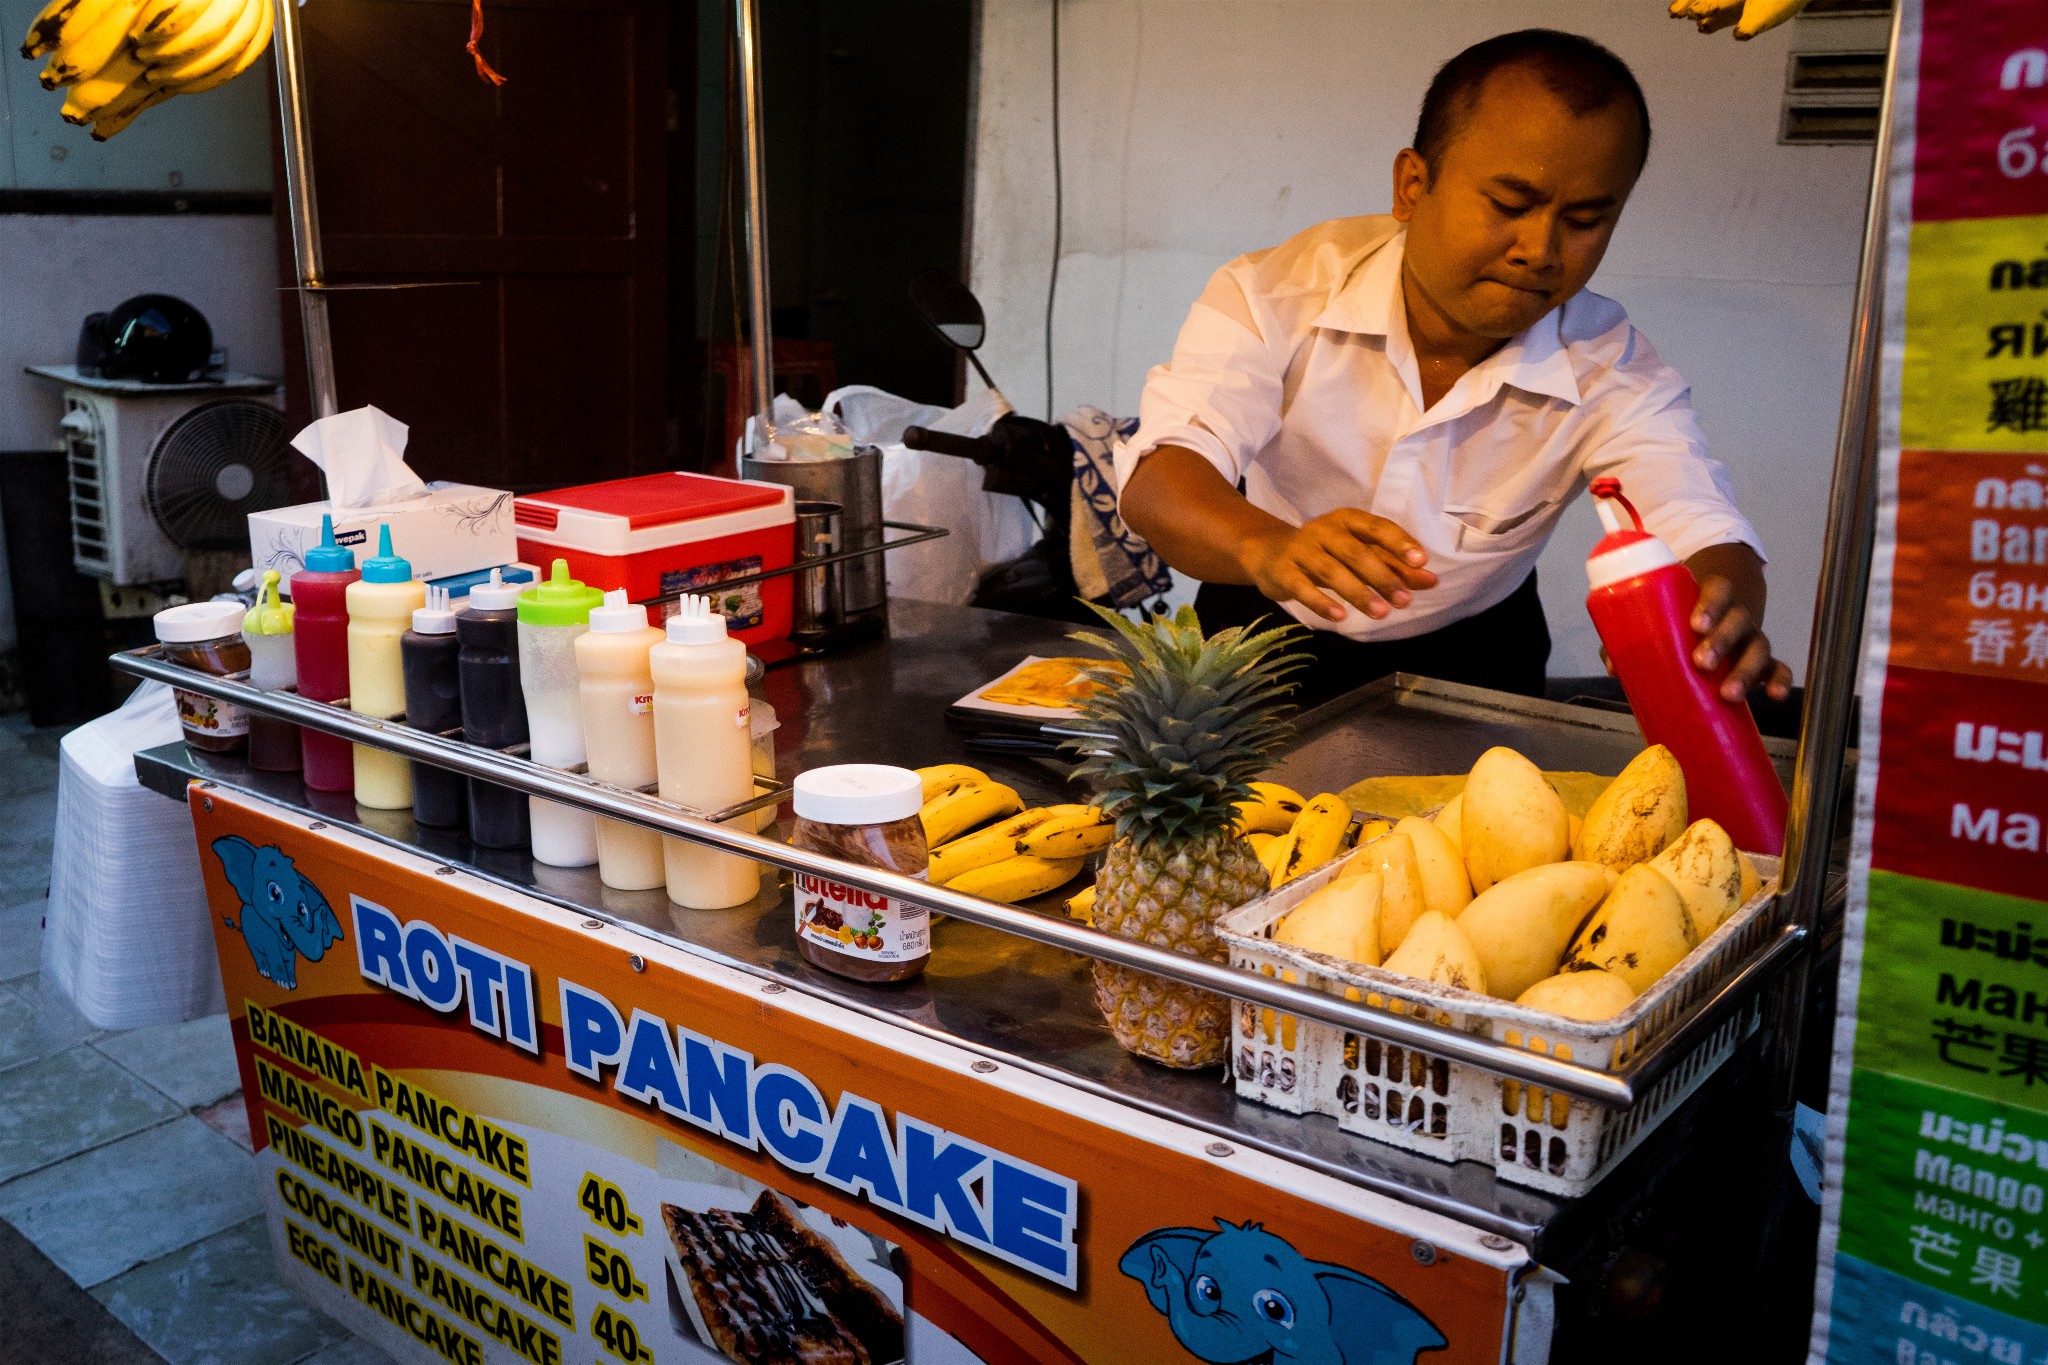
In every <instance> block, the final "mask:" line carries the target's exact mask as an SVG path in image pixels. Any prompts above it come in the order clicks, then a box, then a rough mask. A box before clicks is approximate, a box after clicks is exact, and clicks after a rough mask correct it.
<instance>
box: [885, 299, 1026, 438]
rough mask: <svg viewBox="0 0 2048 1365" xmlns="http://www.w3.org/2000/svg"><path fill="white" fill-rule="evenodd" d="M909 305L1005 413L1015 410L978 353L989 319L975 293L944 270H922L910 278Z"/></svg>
mask: <svg viewBox="0 0 2048 1365" xmlns="http://www.w3.org/2000/svg"><path fill="white" fill-rule="evenodd" d="M910 306H911V307H913V308H915V309H916V310H917V315H918V316H919V317H921V318H923V319H924V325H925V326H927V327H929V328H931V329H932V330H933V331H934V332H937V333H938V334H939V339H940V340H941V341H943V342H945V343H946V344H947V345H948V346H951V347H953V348H954V349H955V350H958V351H960V352H961V353H963V354H964V355H966V357H967V363H968V364H970V365H972V366H973V367H974V372H975V373H976V374H978V375H980V376H981V382H982V383H984V384H986V385H988V391H989V392H990V393H992V394H994V395H995V398H996V401H997V402H998V403H1000V404H1002V408H1003V411H1005V412H1010V411H1014V409H1013V408H1011V406H1010V400H1009V399H1007V398H1005V397H1003V391H1002V390H1001V389H999V388H997V387H996V381H995V380H993V379H991V378H989V375H988V371H987V370H986V369H985V368H983V366H982V363H981V357H980V356H977V355H976V354H975V351H976V350H978V349H979V348H980V346H981V343H982V342H983V341H985V340H987V339H988V319H987V318H986V317H985V316H983V314H982V311H981V300H980V299H977V298H976V297H974V291H973V290H972V289H969V288H968V287H967V286H966V285H964V284H962V283H960V281H958V280H956V279H954V278H953V277H952V276H951V275H948V274H947V273H946V272H945V271H943V270H920V271H918V272H917V274H915V275H913V276H911V277H910Z"/></svg>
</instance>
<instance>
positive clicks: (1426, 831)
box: [1394, 815, 1472, 919]
mask: <svg viewBox="0 0 2048 1365" xmlns="http://www.w3.org/2000/svg"><path fill="white" fill-rule="evenodd" d="M1394 833H1396V834H1405V835H1407V836H1408V842H1409V845H1410V846H1411V847H1412V848H1414V850H1415V870H1416V871H1417V872H1418V873H1419V874H1420V875H1421V877H1422V899H1423V900H1424V901H1425V902H1426V908H1428V909H1430V910H1435V911H1438V912H1440V913H1442V914H1445V915H1448V916H1449V917H1450V918H1452V919H1456V918H1457V917H1458V913H1459V911H1461V910H1463V909H1464V908H1465V907H1466V906H1467V905H1469V904H1471V901H1472V878H1471V877H1470V876H1468V875H1466V872H1465V855H1464V854H1463V853H1460V852H1459V851H1458V846H1457V844H1456V843H1454V842H1452V840H1451V837H1450V836H1449V835H1448V834H1445V833H1444V832H1443V830H1442V829H1441V828H1440V827H1439V826H1437V825H1433V824H1431V823H1430V822H1429V821H1427V820H1419V819H1417V818H1415V817H1414V816H1412V815H1411V816H1409V817H1408V818H1407V819H1405V820H1402V821H1399V822H1398V823H1396V824H1395V826H1394Z"/></svg>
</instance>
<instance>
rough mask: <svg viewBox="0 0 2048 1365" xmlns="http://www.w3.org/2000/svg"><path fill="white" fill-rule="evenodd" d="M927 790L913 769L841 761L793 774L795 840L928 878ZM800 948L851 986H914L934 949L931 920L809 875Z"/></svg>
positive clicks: (803, 889)
mask: <svg viewBox="0 0 2048 1365" xmlns="http://www.w3.org/2000/svg"><path fill="white" fill-rule="evenodd" d="M923 801H924V784H923V782H922V781H921V780H920V779H919V778H918V775H917V774H916V773H914V772H912V771H910V770H909V769H908V768H891V767H886V766H884V765H882V764H879V763H842V764H838V765H835V766H833V767H829V768H813V769H811V770H810V771H809V772H806V773H800V774H798V775H797V779H796V784H795V796H794V799H793V802H792V804H793V805H794V806H795V808H796V832H795V833H794V834H792V835H791V836H790V840H789V842H790V843H791V844H792V845H794V846H795V847H797V848H801V849H808V850H809V851H811V852H813V853H823V854H826V855H828V856H830V857H834V858H841V859H844V860H845V861H847V862H850V863H862V864H865V865H866V866H868V867H879V868H883V869H885V870H887V871H890V872H899V873H902V874H903V875H904V876H906V877H922V876H924V874H925V866H926V863H927V862H928V860H929V856H930V855H929V853H928V851H927V850H926V847H925V841H924V824H923V822H922V821H920V820H919V819H918V814H917V813H918V809H919V807H920V806H921V805H922V804H923ZM796 938H797V949H798V951H800V952H801V953H802V954H803V955H804V959H805V960H806V961H807V962H809V963H810V964H811V965H812V966H814V967H820V968H823V969H824V970H825V971H828V972H835V973H837V974H838V975H840V976H844V977H849V978H851V979H852V980H855V981H908V980H910V979H911V978H913V977H915V976H917V975H918V974H919V973H921V972H923V971H924V965H925V963H926V962H927V961H928V960H930V958H931V952H932V934H931V914H930V912H929V911H927V910H926V909H925V908H924V907H923V906H922V905H914V904H911V903H910V902H908V901H901V900H897V899H896V898H895V897H893V896H883V895H878V894H876V893H875V892H872V891H863V890H861V889H859V888H858V887H852V886H843V885H841V884H840V883H838V882H835V881H832V880H829V879H828V878H824V877H820V876H818V875H816V874H815V873H811V872H799V873H797V874H796Z"/></svg>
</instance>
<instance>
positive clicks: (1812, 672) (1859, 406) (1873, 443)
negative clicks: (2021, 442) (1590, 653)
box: [1781, 5, 1905, 927]
mask: <svg viewBox="0 0 2048 1365" xmlns="http://www.w3.org/2000/svg"><path fill="white" fill-rule="evenodd" d="M1904 11H1905V6H1903V5H1894V6H1893V8H1892V36H1891V48H1890V55H1889V56H1888V58H1887V59H1886V62H1885V73H1884V103H1883V105H1882V107H1881V110H1880V112H1879V115H1878V122H1877V149H1876V152H1875V154H1874V155H1873V156H1872V158H1871V169H1870V203H1869V206H1868V208H1867V209H1866V210H1865V211H1864V215H1863V260H1862V264H1861V266H1860V268H1859V269H1858V271H1857V276H1856V311H1855V318H1854V322H1853V323H1852V324H1851V328H1850V333H1849V364H1848V372H1847V375H1846V377H1845V379H1844V381H1843V384H1842V419H1841V426H1840V428H1839V429H1838V430H1837V432H1836V434H1835V466H1834V482H1833V485H1832V488H1831V489H1830V492H1829V494H1828V521H1827V539H1826V541H1825V543H1824V545H1823V548H1822V558H1821V572H1820V586H1819V589H1818V591H1817V592H1816V593H1815V596H1814V603H1813V635H1812V642H1811V646H1810V649H1809V653H1808V656H1807V658H1808V663H1807V678H1806V703H1805V707H1804V710H1803V714H1802V715H1801V717H1800V723H1799V753H1798V756H1797V758H1796V759H1795V760H1794V762H1793V768H1792V792H1791V798H1792V800H1791V812H1790V816H1789V818H1788V819H1787V821H1786V826H1785V863H1784V871H1783V874H1782V876H1783V883H1782V884H1783V890H1782V892H1781V895H1782V897H1783V900H1784V904H1785V910H1786V917H1787V919H1788V921H1789V922H1790V923H1793V924H1797V925H1800V926H1802V927H1811V926H1812V924H1813V923H1814V921H1815V919H1816V918H1817V916H1818V914H1819V912H1820V904H1821V898H1822V896H1823V894H1824V892H1825V890H1826V882H1827V871H1828V854H1829V851H1830V849H1831V848H1832V846H1833V844H1834V836H1835V815H1836V811H1837V808H1838V807H1839V805H1840V800H1839V793H1840V790H1841V783H1842V766H1843V750H1844V749H1845V748H1846V747H1847V744H1848V736H1849V714H1850V708H1851V707H1852V706H1854V705H1855V701H1856V678H1857V674H1858V672H1859V671H1860V669H1861V666H1862V662H1863V658H1862V648H1861V646H1862V642H1863V602H1864V595H1865V590H1866V589H1867V588H1868V587H1869V584H1870V556H1871V548H1872V541H1873V540H1874V539H1875V531H1876V521H1875V518H1876V510H1877V437H1878V427H1879V420H1878V416H1879V414H1878V370H1879V361H1880V357H1881V353H1882V351H1883V349H1884V344H1883V343H1884V338H1883V330H1884V283H1885V271H1884V254H1885V244H1886V240H1887V237H1888V234H1889V231H1890V224H1891V194H1890V187H1891V154H1892V127H1893V116H1894V110H1893V96H1894V92H1895V91H1896V89H1897V85H1898V66H1899V29H1900V24H1901V21H1902V19H1903V16H1904Z"/></svg>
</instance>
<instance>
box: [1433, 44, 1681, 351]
mask: <svg viewBox="0 0 2048 1365" xmlns="http://www.w3.org/2000/svg"><path fill="white" fill-rule="evenodd" d="M1641 136H1642V135H1641V132H1640V129H1639V126H1638V124H1637V119H1636V110H1635V105H1634V104H1633V102H1631V101H1629V100H1627V99H1625V98H1624V99H1617V100H1614V101H1613V102H1612V103H1610V104H1609V105H1608V106H1607V107H1606V108H1605V109H1596V110H1593V111H1592V112H1590V113H1588V114H1585V115H1583V116H1581V115H1577V114H1574V113H1572V111H1571V109H1570V108H1569V107H1568V106H1567V105H1566V104H1565V103H1564V101H1563V100H1561V99H1559V98H1558V97H1557V96H1556V95H1554V94H1552V93H1551V92H1550V91H1549V90H1547V89H1545V88H1544V86H1543V83H1542V81H1541V80H1539V79H1538V78H1537V77H1536V75H1535V74H1534V73H1532V72H1531V71H1529V70H1528V69H1527V68H1524V67H1507V68H1505V69H1503V70H1500V71H1496V72H1494V73H1493V75H1492V76H1490V77H1488V78H1487V81H1486V83H1485V85H1484V86H1482V87H1481V88H1480V94H1479V99H1478V101H1477V102H1476V103H1475V104H1474V105H1473V107H1472V109H1471V110H1470V111H1469V112H1468V113H1467V114H1466V116H1465V119H1464V121H1463V126H1462V127H1461V128H1460V129H1459V130H1458V132H1457V134H1456V135H1455V136H1454V137H1453V138H1452V139H1451V142H1450V144H1449V145H1448V146H1447V147H1445V148H1444V150H1443V151H1442V152H1441V153H1439V154H1438V157H1437V163H1438V164H1437V165H1435V166H1433V167H1430V166H1425V165H1424V164H1423V162H1422V159H1421V158H1420V157H1418V156H1417V155H1416V154H1415V153H1414V152H1412V151H1403V152H1402V153H1401V155H1400V156H1399V157H1398V158H1397V159H1396V160H1395V162H1394V216H1395V217H1396V218H1398V219H1400V220H1401V221H1403V222H1405V223H1407V224H1408V245H1407V268H1408V272H1409V274H1410V275H1411V276H1412V278H1413V280H1414V283H1415V284H1416V285H1417V286H1419V287H1420V289H1421V290H1422V292H1423V293H1424V295H1426V296H1427V298H1428V299H1429V300H1430V301H1431V302H1432V303H1433V304H1434V305H1435V307H1436V309H1437V311H1439V312H1440V313H1442V314H1443V315H1444V316H1445V317H1446V318H1447V319H1449V320H1450V321H1451V322H1452V323H1454V324H1455V325H1457V326H1459V327H1461V328H1463V329H1464V330H1466V331H1468V332H1473V333H1477V334H1478V335H1480V336H1486V337H1494V338H1497V339H1502V340H1505V339H1506V338H1508V337H1512V336H1514V335H1515V334H1516V333H1518V332H1520V331H1522V330H1523V329H1524V328H1526V327H1528V326H1529V325H1530V324H1531V323H1533V322H1535V321H1536V320H1537V319H1538V318H1540V317H1542V316H1543V315H1544V314H1545V313H1547V312H1549V311H1550V310H1551V309H1553V308H1555V307H1557V306H1558V305H1559V304H1561V303H1563V302H1564V301H1565V300H1566V299H1568V298H1570V297H1571V296H1572V295H1573V294H1576V293H1577V292H1578V291H1579V290H1580V289H1582V288H1584V287H1585V284H1586V281H1587V280H1589V279H1591V278H1592V277H1593V272H1594V271H1595V270H1597V269H1599V267H1600V258H1601V257H1602V256H1604V255H1605V254H1606V253H1607V241H1608V239H1609V238H1610V237H1612V236H1613V235H1614V225H1615V223H1616V221H1617V220H1618V219H1619V218H1620V217H1621V207H1622V204H1623V203H1624V202H1625V201H1626V200H1627V199H1628V193H1629V191H1630V190H1631V189H1633V188H1634V187H1635V181H1636V175H1637V173H1638V171H1639V170H1640V169H1641V165H1640V163H1641V160H1642V143H1641ZM1432 171H1433V172H1434V173H1435V178H1434V182H1433V183H1432V181H1431V179H1430V172H1432Z"/></svg>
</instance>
